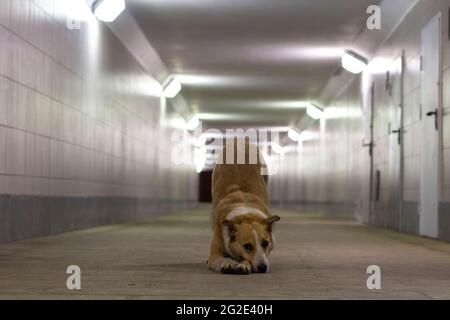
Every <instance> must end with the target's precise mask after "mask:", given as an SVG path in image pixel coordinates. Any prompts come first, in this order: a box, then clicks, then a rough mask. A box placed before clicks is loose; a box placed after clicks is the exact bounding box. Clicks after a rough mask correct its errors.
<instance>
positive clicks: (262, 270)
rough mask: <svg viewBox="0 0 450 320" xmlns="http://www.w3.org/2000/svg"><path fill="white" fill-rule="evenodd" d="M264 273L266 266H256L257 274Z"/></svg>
mask: <svg viewBox="0 0 450 320" xmlns="http://www.w3.org/2000/svg"><path fill="white" fill-rule="evenodd" d="M266 271H267V265H266V264H260V265H258V272H261V273H264V272H266Z"/></svg>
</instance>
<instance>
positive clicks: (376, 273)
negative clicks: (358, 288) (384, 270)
mask: <svg viewBox="0 0 450 320" xmlns="http://www.w3.org/2000/svg"><path fill="white" fill-rule="evenodd" d="M366 273H367V274H370V276H369V277H368V278H367V282H366V285H367V289H369V290H380V289H381V268H380V267H379V266H377V265H370V266H368V267H367V270H366Z"/></svg>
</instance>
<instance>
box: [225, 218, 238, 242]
mask: <svg viewBox="0 0 450 320" xmlns="http://www.w3.org/2000/svg"><path fill="white" fill-rule="evenodd" d="M222 224H223V225H224V226H225V227H227V229H228V234H229V235H230V239H231V240H233V239H234V238H235V234H236V225H235V224H234V223H233V222H232V221H230V220H224V221H223V222H222Z"/></svg>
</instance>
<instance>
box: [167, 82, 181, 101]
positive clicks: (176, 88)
mask: <svg viewBox="0 0 450 320" xmlns="http://www.w3.org/2000/svg"><path fill="white" fill-rule="evenodd" d="M180 91H181V82H180V81H179V80H178V79H176V78H169V80H167V81H166V85H164V96H165V97H166V98H175V97H176V95H177V94H178V93H179V92H180Z"/></svg>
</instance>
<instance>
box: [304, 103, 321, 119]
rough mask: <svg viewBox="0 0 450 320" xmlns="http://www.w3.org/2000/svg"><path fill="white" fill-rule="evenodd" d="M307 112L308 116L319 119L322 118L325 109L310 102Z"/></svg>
mask: <svg viewBox="0 0 450 320" xmlns="http://www.w3.org/2000/svg"><path fill="white" fill-rule="evenodd" d="M306 113H307V114H308V116H310V117H311V118H313V119H314V120H318V119H320V118H322V116H323V110H322V109H320V108H319V107H316V106H315V105H313V104H310V105H309V106H308V107H307V108H306Z"/></svg>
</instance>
